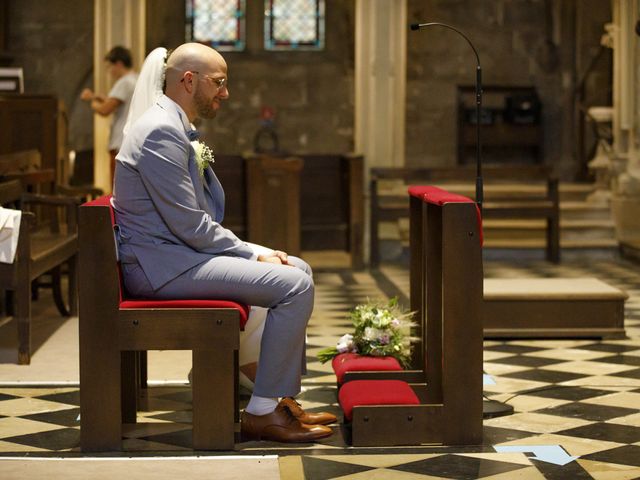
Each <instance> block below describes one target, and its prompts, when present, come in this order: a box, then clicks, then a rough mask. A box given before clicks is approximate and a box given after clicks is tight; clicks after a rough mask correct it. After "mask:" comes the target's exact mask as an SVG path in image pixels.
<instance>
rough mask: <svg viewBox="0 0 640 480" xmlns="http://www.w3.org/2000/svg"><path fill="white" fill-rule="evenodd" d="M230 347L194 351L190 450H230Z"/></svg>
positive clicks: (231, 447) (231, 413)
mask: <svg viewBox="0 0 640 480" xmlns="http://www.w3.org/2000/svg"><path fill="white" fill-rule="evenodd" d="M233 375H234V368H233V350H232V349H228V348H218V349H216V350H194V351H193V379H192V381H193V383H192V385H193V387H192V388H193V449H194V450H233V447H234V421H233V420H234V404H233V403H234V393H233V382H234V379H233Z"/></svg>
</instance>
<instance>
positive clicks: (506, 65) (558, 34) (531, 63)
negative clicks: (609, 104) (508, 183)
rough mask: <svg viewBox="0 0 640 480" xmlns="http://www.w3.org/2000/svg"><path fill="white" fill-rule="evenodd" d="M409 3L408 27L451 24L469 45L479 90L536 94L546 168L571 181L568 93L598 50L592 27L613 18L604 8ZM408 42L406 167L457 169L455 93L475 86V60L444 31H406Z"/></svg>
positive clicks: (593, 4)
mask: <svg viewBox="0 0 640 480" xmlns="http://www.w3.org/2000/svg"><path fill="white" fill-rule="evenodd" d="M408 1H409V8H408V16H409V21H410V22H427V21H439V22H444V23H449V24H451V25H453V26H455V27H457V28H459V29H460V30H461V31H463V32H464V33H465V34H466V35H467V36H468V37H469V38H470V39H471V41H472V42H473V43H474V46H475V47H476V49H477V50H478V53H479V55H480V61H481V64H482V70H483V84H484V85H513V86H534V87H535V88H536V89H537V92H538V95H539V97H540V99H541V102H542V108H543V117H542V121H543V125H544V144H543V151H544V162H545V163H547V164H549V165H552V166H554V167H555V168H556V170H557V172H558V173H560V174H561V175H562V176H563V177H565V178H567V177H574V176H575V175H576V174H577V172H578V171H579V170H580V166H579V164H578V163H579V161H578V160H577V159H576V153H575V150H576V143H575V142H576V138H575V132H576V128H575V127H576V123H575V122H576V118H575V115H574V104H573V88H574V87H575V82H576V78H577V76H578V75H579V73H580V72H581V70H580V69H581V67H583V66H584V65H585V62H586V61H587V60H588V58H589V56H590V54H591V53H592V50H591V49H592V48H593V47H595V48H596V49H597V46H598V36H597V34H596V36H595V39H594V38H593V37H594V35H593V34H592V32H593V30H594V22H595V23H599V25H600V26H602V24H603V23H604V21H607V19H608V18H610V5H609V2H601V1H599V0H584V1H582V0H581V1H579V2H577V3H576V2H574V1H569V2H548V1H545V0H527V1H525V0H495V1H491V2H486V1H482V2H478V1H475V0H446V1H445V0H408ZM407 38H408V43H407V52H408V53H407V122H406V125H407V127H406V157H407V160H406V163H407V164H408V165H411V166H432V165H456V164H457V143H456V132H457V118H456V113H457V105H456V87H457V85H458V84H464V85H473V84H474V83H475V66H476V62H475V57H474V55H473V52H472V51H471V49H470V48H469V45H468V44H467V43H466V42H465V41H464V39H463V38H461V37H459V36H458V35H457V34H456V33H455V32H452V31H449V30H445V29H444V28H441V27H431V28H428V29H426V30H422V31H420V32H409V33H408V37H407ZM594 42H595V45H590V44H591V43H594ZM605 68H606V67H605ZM593 81H595V80H594V79H591V82H592V83H593ZM600 83H601V82H600ZM605 96H606V95H605ZM601 97H602V95H600V96H599V97H598V101H602V98H601Z"/></svg>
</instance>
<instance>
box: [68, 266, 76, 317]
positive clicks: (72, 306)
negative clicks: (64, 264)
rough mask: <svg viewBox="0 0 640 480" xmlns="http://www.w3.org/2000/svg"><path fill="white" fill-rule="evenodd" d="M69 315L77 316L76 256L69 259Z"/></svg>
mask: <svg viewBox="0 0 640 480" xmlns="http://www.w3.org/2000/svg"><path fill="white" fill-rule="evenodd" d="M68 264H69V314H70V315H71V316H72V317H77V316H78V256H77V255H74V256H73V257H71V258H70V259H69V262H68Z"/></svg>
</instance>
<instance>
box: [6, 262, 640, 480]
mask: <svg viewBox="0 0 640 480" xmlns="http://www.w3.org/2000/svg"><path fill="white" fill-rule="evenodd" d="M585 275H587V276H595V277H598V278H600V279H602V280H604V281H606V282H608V283H610V284H612V285H614V286H616V287H619V288H622V289H624V290H625V291H627V293H629V295H630V298H629V300H628V301H627V304H626V313H625V327H626V329H627V334H628V338H625V339H622V340H603V341H600V340H597V339H569V340H566V339H564V340H549V339H546V340H513V341H486V342H485V348H484V370H485V372H486V373H487V374H488V375H490V376H491V377H492V379H493V380H494V381H495V384H492V385H485V396H486V397H487V398H488V399H492V400H497V401H500V402H504V403H507V404H509V405H512V406H513V407H514V413H513V414H512V415H507V416H501V417H495V418H487V419H485V421H484V442H483V445H478V446H470V447H455V448H453V447H433V446H424V447H396V448H352V447H349V446H348V445H346V444H345V441H344V437H343V434H342V431H341V427H340V426H339V425H334V426H333V428H334V430H335V432H336V433H335V434H334V435H333V436H332V437H330V438H328V439H326V440H325V441H322V442H319V443H317V444H311V445H286V444H278V443H275V442H273V443H269V442H244V443H243V442H240V441H238V443H237V445H236V451H235V452H228V453H227V454H229V455H255V454H275V455H279V456H280V466H281V475H282V478H307V479H310V480H325V479H333V478H340V479H359V478H367V479H368V480H373V479H395V478H397V479H476V478H482V479H492V480H493V479H495V480H498V479H512V478H519V479H542V478H547V479H563V480H564V479H591V478H593V479H596V480H609V479H611V480H613V479H615V480H618V479H629V480H631V479H640V268H638V266H637V265H634V264H631V263H627V262H624V261H621V260H608V261H601V262H587V261H585V262H580V261H574V262H565V263H563V264H562V265H560V266H556V265H551V264H548V263H545V262H529V263H522V264H514V263H502V262H496V261H493V262H485V276H486V277H501V278H509V277H554V276H563V277H571V276H575V277H578V276H585ZM408 292H409V283H408V272H407V270H406V268H405V267H403V266H401V265H384V266H383V267H382V268H381V269H380V270H376V271H373V272H367V271H365V272H353V271H348V270H345V271H338V270H336V271H329V270H327V271H322V270H318V271H317V272H316V307H315V312H314V315H313V318H312V321H311V323H310V326H309V330H308V370H309V375H308V376H307V377H306V378H305V379H304V382H303V392H302V394H301V395H300V397H299V398H300V401H301V403H302V404H303V406H304V407H305V408H307V409H309V410H329V411H333V412H335V413H336V414H339V410H338V407H337V401H336V389H335V377H334V376H333V373H332V371H331V367H330V365H329V364H324V365H323V364H320V363H319V362H318V361H317V360H316V354H317V352H318V351H319V350H320V349H321V348H324V347H327V346H330V345H333V344H335V341H336V340H337V338H338V337H339V336H341V335H342V334H344V333H347V332H349V331H350V329H351V326H350V324H349V321H348V317H347V312H348V310H349V309H351V308H353V306H355V305H356V304H358V303H362V302H365V301H367V299H376V298H388V297H390V296H394V295H398V296H399V298H400V301H401V302H405V304H406V302H407V297H408ZM246 399H247V397H243V400H244V401H246ZM190 402H191V397H190V391H189V389H188V387H187V386H164V387H153V388H151V389H150V393H149V399H148V402H147V403H148V404H147V405H146V409H145V411H143V412H140V414H139V419H138V420H139V423H138V424H137V425H127V426H126V428H125V431H124V436H125V442H124V448H125V452H123V453H122V455H129V456H136V455H140V456H149V455H158V456H162V455H169V454H170V455H190V454H192V452H191V451H190V447H191V432H190V430H191V428H190V421H191V403H190ZM78 414H79V392H78V388H77V387H65V388H62V387H47V386H39V387H33V388H29V387H23V388H11V387H1V386H0V455H2V456H24V455H30V456H33V455H40V456H48V455H49V456H51V455H57V456H60V455H65V456H80V455H81V453H80V452H79V449H78V443H79V420H78ZM238 440H240V439H239V437H238ZM540 446H546V447H553V446H556V448H555V450H553V451H552V452H551V453H549V451H546V450H544V451H543V450H540V448H539V447H540ZM496 447H510V448H509V449H504V448H503V449H500V448H498V449H496ZM502 450H509V451H502ZM544 452H546V453H544ZM570 457H576V458H575V459H570ZM563 459H564V461H566V462H567V463H566V464H565V465H559V464H556V463H562V460H563ZM553 461H555V462H556V463H553Z"/></svg>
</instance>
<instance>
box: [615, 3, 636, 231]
mask: <svg viewBox="0 0 640 480" xmlns="http://www.w3.org/2000/svg"><path fill="white" fill-rule="evenodd" d="M612 6H613V24H612V25H611V26H610V27H609V28H608V30H609V33H610V35H611V37H612V40H613V49H614V55H613V139H614V141H613V149H612V152H611V163H612V174H613V175H612V177H613V181H612V197H611V207H612V212H613V218H614V221H615V226H616V237H617V239H618V241H619V242H621V243H626V242H638V241H640V148H639V145H638V139H639V138H640V137H639V135H638V134H639V133H640V117H639V115H638V111H637V109H638V106H639V105H640V103H639V102H638V89H639V87H640V84H639V80H640V76H638V74H637V69H638V68H639V66H640V49H639V48H638V36H637V35H636V33H635V23H636V21H637V20H638V0H612Z"/></svg>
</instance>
